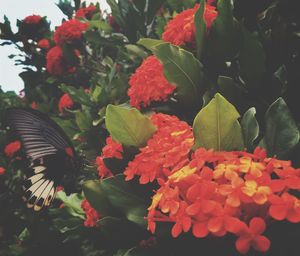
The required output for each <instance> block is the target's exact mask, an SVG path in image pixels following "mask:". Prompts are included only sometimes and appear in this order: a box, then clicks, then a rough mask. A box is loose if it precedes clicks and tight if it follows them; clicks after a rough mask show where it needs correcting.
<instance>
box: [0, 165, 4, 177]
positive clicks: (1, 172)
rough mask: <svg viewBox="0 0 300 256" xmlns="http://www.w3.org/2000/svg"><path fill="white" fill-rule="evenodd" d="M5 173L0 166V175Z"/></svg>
mask: <svg viewBox="0 0 300 256" xmlns="http://www.w3.org/2000/svg"><path fill="white" fill-rule="evenodd" d="M4 173H5V169H4V168H3V167H0V176H2V175H3V174H4Z"/></svg>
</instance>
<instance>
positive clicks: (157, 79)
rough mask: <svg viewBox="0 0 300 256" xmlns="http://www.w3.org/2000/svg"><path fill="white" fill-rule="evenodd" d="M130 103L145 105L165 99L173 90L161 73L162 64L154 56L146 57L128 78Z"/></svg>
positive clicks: (138, 106)
mask: <svg viewBox="0 0 300 256" xmlns="http://www.w3.org/2000/svg"><path fill="white" fill-rule="evenodd" d="M129 85H130V88H129V90H128V96H129V98H130V105H131V106H133V107H136V108H138V109H139V108H140V107H147V106H149V105H150V104H151V102H154V101H167V100H168V98H169V96H170V95H171V94H172V93H173V91H174V90H175V88H176V87H175V86H174V85H172V84H170V83H169V82H168V81H167V79H166V78H165V76H164V74H163V66H162V64H161V63H160V61H159V60H158V59H157V58H156V57H155V56H149V57H148V58H146V59H145V60H144V61H143V63H142V64H141V66H140V67H138V68H137V70H136V71H135V73H134V74H133V75H132V76H131V78H130V80H129Z"/></svg>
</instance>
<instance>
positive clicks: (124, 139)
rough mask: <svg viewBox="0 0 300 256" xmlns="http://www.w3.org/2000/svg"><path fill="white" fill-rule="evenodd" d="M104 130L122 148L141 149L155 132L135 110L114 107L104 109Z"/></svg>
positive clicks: (153, 127)
mask: <svg viewBox="0 0 300 256" xmlns="http://www.w3.org/2000/svg"><path fill="white" fill-rule="evenodd" d="M105 124H106V128H107V130H108V131H109V133H110V135H111V136H112V138H113V139H114V140H115V141H118V142H119V143H121V144H122V145H124V146H134V147H138V148H139V147H143V146H145V145H146V143H147V141H148V139H149V138H150V137H151V136H152V134H153V133H154V132H155V130H156V127H155V126H154V125H153V124H152V122H151V121H150V119H149V118H148V117H146V116H144V115H142V114H141V113H140V112H139V111H138V110H137V109H134V108H132V109H128V108H123V107H119V106H114V105H111V104H110V105H108V106H107V108H106V119H105Z"/></svg>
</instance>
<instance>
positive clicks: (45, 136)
mask: <svg viewBox="0 0 300 256" xmlns="http://www.w3.org/2000/svg"><path fill="white" fill-rule="evenodd" d="M6 120H7V124H8V126H9V127H10V128H11V130H12V132H14V133H15V135H17V136H18V137H19V138H20V140H21V142H22V148H23V151H24V153H25V155H26V158H27V159H28V160H29V163H30V164H29V166H28V168H27V169H26V172H27V175H26V177H25V181H24V186H23V188H24V191H25V194H24V200H25V201H27V206H28V207H29V208H33V209H34V210H35V211H39V210H41V209H42V208H43V207H44V206H49V205H50V203H51V202H52V200H53V199H54V197H55V194H56V188H57V186H58V185H60V184H61V181H62V179H63V177H64V176H66V174H67V173H68V172H69V173H74V172H76V171H77V170H78V168H79V165H78V157H77V155H76V152H75V150H74V148H73V146H72V144H71V142H70V140H69V138H68V137H67V135H66V134H65V133H64V131H63V130H62V128H61V127H60V126H58V125H57V124H56V123H55V122H54V121H53V120H51V119H50V118H49V117H48V116H47V115H45V114H43V113H41V112H39V111H37V110H33V109H27V108H10V109H8V110H7V111H6Z"/></svg>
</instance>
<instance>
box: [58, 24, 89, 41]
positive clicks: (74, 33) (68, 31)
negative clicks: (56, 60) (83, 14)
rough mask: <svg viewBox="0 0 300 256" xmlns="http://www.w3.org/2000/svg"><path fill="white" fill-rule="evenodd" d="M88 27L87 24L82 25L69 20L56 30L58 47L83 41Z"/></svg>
mask: <svg viewBox="0 0 300 256" xmlns="http://www.w3.org/2000/svg"><path fill="white" fill-rule="evenodd" d="M88 26H89V25H88V24H87V23H82V22H80V21H79V20H75V19H72V20H68V21H66V22H64V23H63V24H62V25H60V26H59V27H57V28H56V31H55V32H54V36H53V39H54V42H55V43H56V44H58V45H62V44H64V43H73V42H74V41H77V40H79V39H81V37H82V33H83V32H84V31H85V30H86V29H87V28H88Z"/></svg>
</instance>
